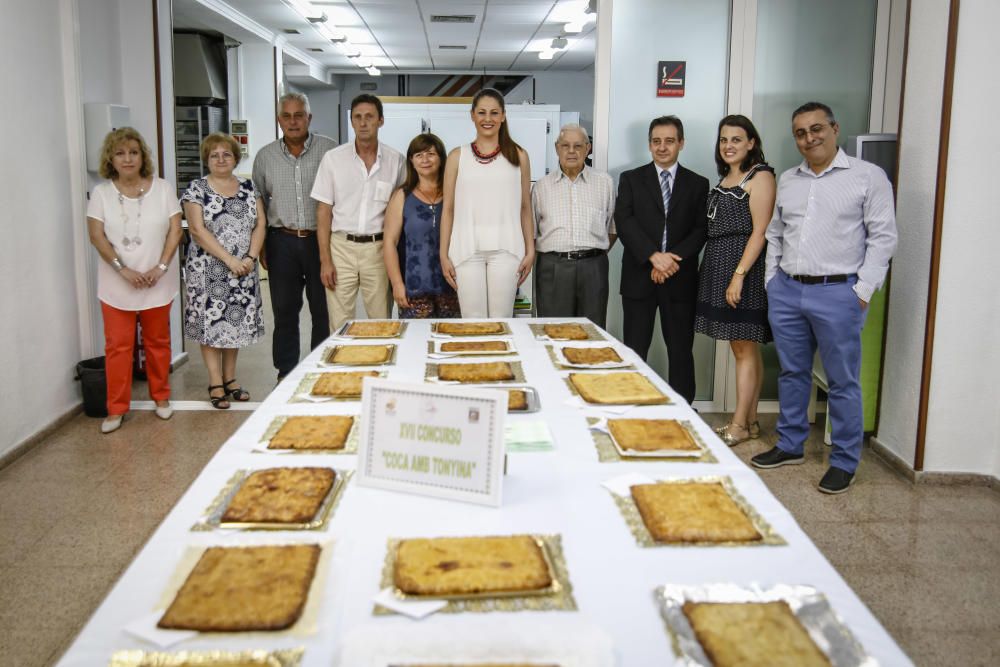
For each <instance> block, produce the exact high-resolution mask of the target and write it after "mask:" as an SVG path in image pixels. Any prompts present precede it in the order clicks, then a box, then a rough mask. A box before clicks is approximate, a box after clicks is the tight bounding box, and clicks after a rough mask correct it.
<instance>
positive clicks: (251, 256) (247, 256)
mask: <svg viewBox="0 0 1000 667" xmlns="http://www.w3.org/2000/svg"><path fill="white" fill-rule="evenodd" d="M243 259H252V260H253V261H255V262H256V261H257V258H256V257H254V256H253V255H251V254H250V253H247V254H245V255H243Z"/></svg>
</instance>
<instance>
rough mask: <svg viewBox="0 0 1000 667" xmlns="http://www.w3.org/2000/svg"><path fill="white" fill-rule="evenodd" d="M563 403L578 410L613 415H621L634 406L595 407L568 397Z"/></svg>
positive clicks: (578, 399) (576, 398) (579, 399)
mask: <svg viewBox="0 0 1000 667" xmlns="http://www.w3.org/2000/svg"><path fill="white" fill-rule="evenodd" d="M563 403H564V404H566V405H568V406H570V407H571V408H577V409H580V410H600V411H601V412H608V413H611V414H613V415H623V414H625V413H626V412H628V411H629V410H631V409H632V408H634V407H635V406H634V405H595V404H591V403H588V402H587V401H585V400H583V399H582V398H580V397H579V396H570V397H569V398H567V399H566V400H565V401H563Z"/></svg>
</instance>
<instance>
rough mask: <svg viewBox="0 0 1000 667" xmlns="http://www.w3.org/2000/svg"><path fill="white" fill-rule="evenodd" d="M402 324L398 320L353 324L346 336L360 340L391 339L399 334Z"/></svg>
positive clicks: (345, 333) (348, 328)
mask: <svg viewBox="0 0 1000 667" xmlns="http://www.w3.org/2000/svg"><path fill="white" fill-rule="evenodd" d="M401 324H402V322H399V321H398V320H388V321H386V320H383V321H378V320H374V321H373V320H368V321H358V322H351V324H350V325H349V326H348V327H347V331H345V332H344V335H345V336H357V337H358V338H389V337H392V336H396V335H398V334H399V328H400V325H401Z"/></svg>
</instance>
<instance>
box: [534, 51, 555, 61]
mask: <svg viewBox="0 0 1000 667" xmlns="http://www.w3.org/2000/svg"><path fill="white" fill-rule="evenodd" d="M554 55H555V51H553V50H552V49H547V50H545V51H539V52H538V59H539V60H552V56H554Z"/></svg>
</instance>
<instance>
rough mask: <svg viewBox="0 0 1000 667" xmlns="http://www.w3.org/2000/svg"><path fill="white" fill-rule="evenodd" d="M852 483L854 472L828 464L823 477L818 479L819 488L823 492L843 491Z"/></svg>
mask: <svg viewBox="0 0 1000 667" xmlns="http://www.w3.org/2000/svg"><path fill="white" fill-rule="evenodd" d="M853 483H854V473H853V472H847V471H846V470H841V469H840V468H834V467H833V466H830V468H829V470H827V471H826V474H825V475H823V479H821V480H820V481H819V490H820V491H822V492H823V493H830V494H834V493H843V492H844V491H847V489H848V488H849V487H850V486H851V484H853Z"/></svg>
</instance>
